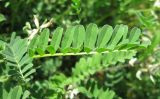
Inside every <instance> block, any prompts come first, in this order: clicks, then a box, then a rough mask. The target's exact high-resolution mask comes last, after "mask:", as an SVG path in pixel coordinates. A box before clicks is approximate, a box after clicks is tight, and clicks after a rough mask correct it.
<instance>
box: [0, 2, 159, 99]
mask: <svg viewBox="0 0 160 99" xmlns="http://www.w3.org/2000/svg"><path fill="white" fill-rule="evenodd" d="M159 12H160V1H159V0H0V53H1V54H0V87H1V88H0V97H1V98H2V99H21V98H22V99H26V97H28V98H29V99H30V98H31V99H48V98H50V99H61V98H62V99H63V98H72V96H73V97H74V98H76V99H78V98H80V99H81V98H82V99H83V98H84V99H88V98H95V99H96V98H98V99H105V98H106V97H108V99H109V98H110V99H112V98H115V99H117V98H119V99H121V98H122V99H123V98H124V99H139V98H140V99H146V97H147V99H159V98H160V86H159V84H160V73H159V72H160V48H159V44H160V29H159V26H160V19H159ZM89 23H95V24H96V25H97V26H98V27H102V26H104V25H106V24H109V25H111V26H113V27H114V26H116V25H117V24H125V25H127V26H128V27H129V30H131V29H132V28H133V27H135V26H136V27H138V28H140V29H141V30H142V34H141V35H140V42H142V41H143V42H147V41H148V40H150V41H151V45H149V46H148V48H147V49H145V50H139V49H138V53H137V54H136V55H135V56H134V57H133V58H131V57H130V58H127V57H126V58H125V57H123V58H122V57H120V55H119V57H120V58H117V59H113V60H112V61H111V63H110V64H109V66H108V65H107V66H104V64H102V63H103V60H99V59H100V58H97V57H101V56H92V55H83V56H77V55H75V56H62V55H61V56H58V57H45V58H36V59H34V60H32V59H31V57H30V56H29V54H28V53H27V50H28V48H27V47H25V46H27V43H28V42H27V40H26V39H25V40H24V39H21V38H29V39H30V38H32V35H31V34H30V33H36V32H38V33H40V32H43V31H45V33H46V31H48V29H49V30H50V31H53V30H55V29H57V27H62V28H63V29H64V30H66V29H68V27H70V26H76V25H78V24H81V25H83V26H84V27H86V26H87V25H88V24H89ZM46 28H48V29H46ZM59 31H60V30H59ZM13 32H16V35H17V36H20V37H21V38H20V37H15V33H13ZM40 34H44V33H40ZM69 34H70V32H69ZM11 35H12V36H11ZM44 36H46V35H45V34H44V35H40V37H39V38H40V39H43V37H44ZM91 36H92V35H91ZM49 37H52V36H49V35H48V38H49ZM67 39H68V38H67ZM44 41H45V40H44ZM62 41H63V40H62ZM6 42H7V45H6ZM8 42H10V43H8ZM31 42H32V41H31ZM33 42H34V41H33ZM46 42H47V43H48V39H46ZM30 44H31V43H30ZM5 45H6V46H5ZM64 45H65V44H64ZM144 45H145V43H144ZM18 46H21V47H18ZM23 46H24V47H23ZM37 46H39V48H44V47H45V42H42V41H41V42H39V45H37ZM138 46H140V45H138ZM46 47H47V46H46ZM69 47H70V46H69ZM29 48H30V49H31V50H34V46H32V45H31V46H29ZM64 48H65V47H64ZM4 49H5V50H4ZM10 49H12V50H10ZM36 50H37V49H36ZM42 50H43V49H42ZM44 50H45V49H44ZM37 52H38V53H36V55H37V54H45V53H41V52H43V51H41V50H39V51H37ZM129 53H132V50H131V52H128V54H126V55H129ZM133 53H134V52H133ZM114 55H115V52H114V51H113V52H111V56H112V57H113V56H114ZM10 56H12V57H10ZM117 56H118V55H117ZM117 56H116V55H115V57H117ZM131 56H132V55H131ZM13 57H14V59H11V58H13ZM102 57H105V56H102ZM108 58H110V57H108ZM21 59H24V60H26V61H25V62H23V61H21ZM105 59H107V58H105ZM118 59H119V60H118ZM120 59H121V60H120ZM124 59H128V60H126V61H125V62H124V61H122V60H124ZM98 60H99V61H98ZM117 61H120V62H118V63H117ZM114 62H115V63H114ZM121 62H123V63H121ZM91 66H92V67H91ZM25 67H26V68H25ZM102 68H104V69H102ZM79 75H80V76H79ZM122 89H123V90H122ZM100 94H101V95H100ZM6 97H7V98H6ZM12 97H16V98H12Z"/></svg>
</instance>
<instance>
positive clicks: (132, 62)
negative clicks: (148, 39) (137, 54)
mask: <svg viewBox="0 0 160 99" xmlns="http://www.w3.org/2000/svg"><path fill="white" fill-rule="evenodd" d="M136 61H137V58H132V59H131V60H130V61H129V64H130V65H131V66H134V64H135V62H136Z"/></svg>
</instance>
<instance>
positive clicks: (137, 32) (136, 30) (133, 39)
mask: <svg viewBox="0 0 160 99" xmlns="http://www.w3.org/2000/svg"><path fill="white" fill-rule="evenodd" d="M140 35H141V30H140V29H139V28H137V27H134V28H133V29H132V30H131V32H130V35H129V42H130V43H134V42H135V43H136V42H137V40H138V39H139V37H140Z"/></svg>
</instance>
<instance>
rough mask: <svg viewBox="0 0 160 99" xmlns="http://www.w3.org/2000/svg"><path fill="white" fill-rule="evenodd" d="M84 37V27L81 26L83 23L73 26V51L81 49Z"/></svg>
mask: <svg viewBox="0 0 160 99" xmlns="http://www.w3.org/2000/svg"><path fill="white" fill-rule="evenodd" d="M84 38H85V28H84V27H83V25H77V26H75V31H74V39H73V43H72V50H73V51H74V52H79V51H80V50H81V47H82V45H83V42H84Z"/></svg>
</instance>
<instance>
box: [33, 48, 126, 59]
mask: <svg viewBox="0 0 160 99" xmlns="http://www.w3.org/2000/svg"><path fill="white" fill-rule="evenodd" d="M116 51H118V50H114V51H113V52H116ZM120 51H127V50H120ZM98 53H99V52H96V51H92V52H89V53H87V52H80V53H56V54H44V55H34V56H33V58H43V57H52V56H79V55H93V54H98ZM101 53H102V54H104V53H109V51H104V52H101Z"/></svg>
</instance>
